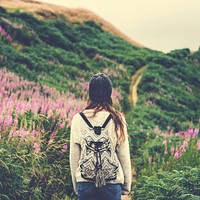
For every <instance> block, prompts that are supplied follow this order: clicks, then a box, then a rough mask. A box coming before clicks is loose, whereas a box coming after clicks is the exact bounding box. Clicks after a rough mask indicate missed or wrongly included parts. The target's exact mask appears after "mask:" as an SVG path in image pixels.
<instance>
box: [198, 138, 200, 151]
mask: <svg viewBox="0 0 200 200" xmlns="http://www.w3.org/2000/svg"><path fill="white" fill-rule="evenodd" d="M197 149H198V150H200V140H199V141H198V142H197Z"/></svg>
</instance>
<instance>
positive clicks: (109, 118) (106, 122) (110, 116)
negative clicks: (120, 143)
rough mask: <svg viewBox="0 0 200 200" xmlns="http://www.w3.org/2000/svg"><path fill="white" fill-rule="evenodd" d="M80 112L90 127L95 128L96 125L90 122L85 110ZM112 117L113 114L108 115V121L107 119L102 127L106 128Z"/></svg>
mask: <svg viewBox="0 0 200 200" xmlns="http://www.w3.org/2000/svg"><path fill="white" fill-rule="evenodd" d="M79 114H80V115H81V117H82V118H83V120H84V121H85V122H86V124H87V125H88V126H89V127H90V128H94V127H93V126H92V124H91V123H90V122H89V120H88V119H87V117H86V116H85V115H84V114H83V112H80V113H79ZM111 119H112V115H111V114H110V115H109V116H108V117H107V119H106V121H105V122H104V123H103V125H102V126H101V128H105V127H106V126H107V124H108V122H109V121H110V120H111Z"/></svg>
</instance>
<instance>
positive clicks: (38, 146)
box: [33, 142, 40, 154]
mask: <svg viewBox="0 0 200 200" xmlns="http://www.w3.org/2000/svg"><path fill="white" fill-rule="evenodd" d="M33 148H34V153H36V154H38V153H39V152H40V145H39V144H38V143H36V142H35V143H34V144H33Z"/></svg>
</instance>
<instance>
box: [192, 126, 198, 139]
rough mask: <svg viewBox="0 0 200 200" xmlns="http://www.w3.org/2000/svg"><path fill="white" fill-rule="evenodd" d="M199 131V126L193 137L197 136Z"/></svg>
mask: <svg viewBox="0 0 200 200" xmlns="http://www.w3.org/2000/svg"><path fill="white" fill-rule="evenodd" d="M198 133H199V128H195V129H194V132H193V137H194V138H195V137H196V136H197V135H198Z"/></svg>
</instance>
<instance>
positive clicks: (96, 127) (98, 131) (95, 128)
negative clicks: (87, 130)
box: [94, 126, 101, 135]
mask: <svg viewBox="0 0 200 200" xmlns="http://www.w3.org/2000/svg"><path fill="white" fill-rule="evenodd" d="M94 132H95V134H97V135H100V134H101V126H94Z"/></svg>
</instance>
